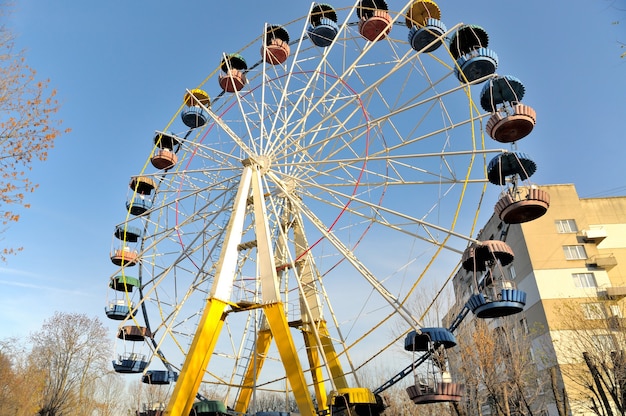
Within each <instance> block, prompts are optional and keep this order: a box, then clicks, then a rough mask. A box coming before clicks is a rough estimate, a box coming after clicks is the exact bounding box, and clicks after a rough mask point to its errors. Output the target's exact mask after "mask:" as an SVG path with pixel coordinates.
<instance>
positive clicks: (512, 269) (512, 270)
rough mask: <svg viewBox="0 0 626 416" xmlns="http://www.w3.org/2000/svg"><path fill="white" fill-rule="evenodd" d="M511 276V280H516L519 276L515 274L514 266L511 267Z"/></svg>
mask: <svg viewBox="0 0 626 416" xmlns="http://www.w3.org/2000/svg"><path fill="white" fill-rule="evenodd" d="M509 276H510V277H511V280H515V276H517V275H516V274H515V267H513V265H511V266H509Z"/></svg>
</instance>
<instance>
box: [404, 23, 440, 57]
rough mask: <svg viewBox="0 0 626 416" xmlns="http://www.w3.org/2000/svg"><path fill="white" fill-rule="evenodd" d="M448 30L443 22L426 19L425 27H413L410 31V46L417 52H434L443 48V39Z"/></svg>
mask: <svg viewBox="0 0 626 416" xmlns="http://www.w3.org/2000/svg"><path fill="white" fill-rule="evenodd" d="M447 30H448V29H447V28H446V25H444V24H443V22H442V21H441V20H438V19H432V18H431V19H426V24H425V25H424V26H422V27H417V26H413V27H412V28H411V29H410V30H409V44H411V48H413V49H415V50H416V51H421V52H426V53H430V52H434V51H435V50H437V48H439V47H440V46H441V38H442V36H443V35H444V34H445V33H446V31H447ZM438 39H439V40H438Z"/></svg>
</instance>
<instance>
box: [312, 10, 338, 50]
mask: <svg viewBox="0 0 626 416" xmlns="http://www.w3.org/2000/svg"><path fill="white" fill-rule="evenodd" d="M309 22H310V24H309V27H308V28H307V34H308V36H309V39H311V42H313V44H314V45H315V46H319V47H320V48H325V47H327V46H330V44H331V43H333V40H334V39H335V37H337V33H339V26H337V13H336V12H335V9H333V7H332V6H331V5H329V4H325V3H318V4H315V5H314V6H313V8H312V10H311V17H310V19H309Z"/></svg>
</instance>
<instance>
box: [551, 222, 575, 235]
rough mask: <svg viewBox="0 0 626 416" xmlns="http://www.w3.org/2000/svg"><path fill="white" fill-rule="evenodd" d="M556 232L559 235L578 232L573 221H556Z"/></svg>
mask: <svg viewBox="0 0 626 416" xmlns="http://www.w3.org/2000/svg"><path fill="white" fill-rule="evenodd" d="M554 223H555V224H556V231H557V232H559V233H575V232H577V231H578V228H577V227H576V221H574V220H556V221H555V222H554Z"/></svg>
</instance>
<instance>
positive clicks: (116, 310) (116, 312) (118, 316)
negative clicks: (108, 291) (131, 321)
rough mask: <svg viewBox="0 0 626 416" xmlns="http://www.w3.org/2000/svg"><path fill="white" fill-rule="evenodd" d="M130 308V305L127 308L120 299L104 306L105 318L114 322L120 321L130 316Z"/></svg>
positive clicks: (124, 302)
mask: <svg viewBox="0 0 626 416" xmlns="http://www.w3.org/2000/svg"><path fill="white" fill-rule="evenodd" d="M131 307H132V304H131V305H130V307H129V305H128V303H127V302H126V301H125V300H124V299H120V300H118V301H116V302H111V303H109V304H108V305H107V306H105V307H104V312H105V313H106V316H107V318H109V319H113V320H115V321H122V320H124V319H126V318H128V317H129V316H130V315H131Z"/></svg>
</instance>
